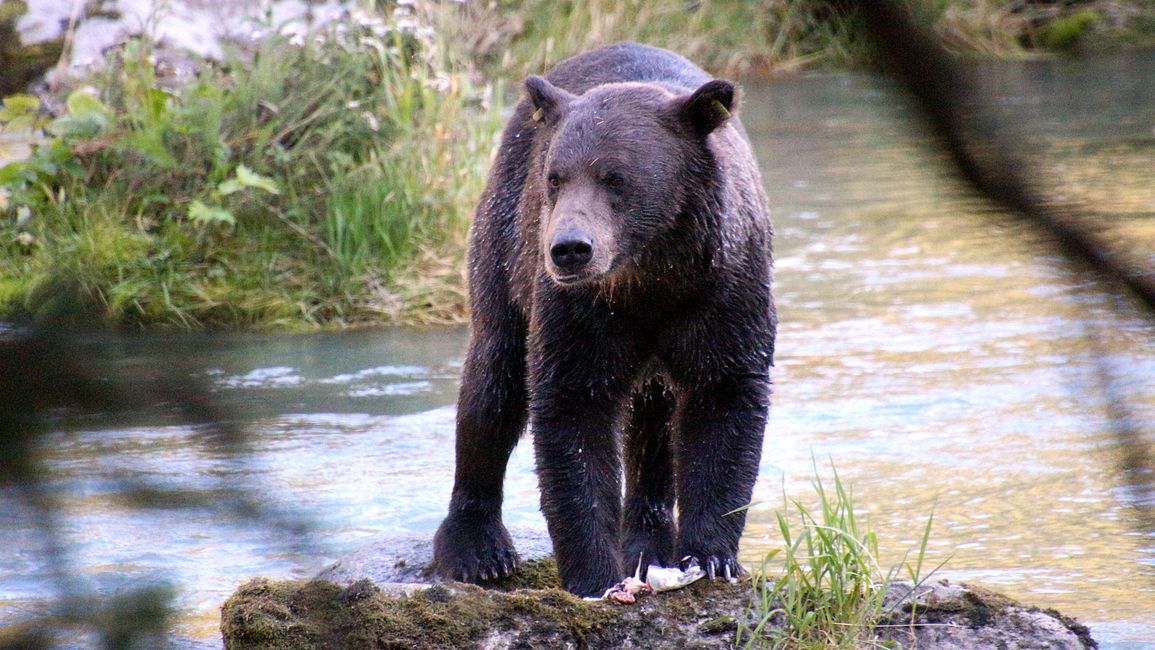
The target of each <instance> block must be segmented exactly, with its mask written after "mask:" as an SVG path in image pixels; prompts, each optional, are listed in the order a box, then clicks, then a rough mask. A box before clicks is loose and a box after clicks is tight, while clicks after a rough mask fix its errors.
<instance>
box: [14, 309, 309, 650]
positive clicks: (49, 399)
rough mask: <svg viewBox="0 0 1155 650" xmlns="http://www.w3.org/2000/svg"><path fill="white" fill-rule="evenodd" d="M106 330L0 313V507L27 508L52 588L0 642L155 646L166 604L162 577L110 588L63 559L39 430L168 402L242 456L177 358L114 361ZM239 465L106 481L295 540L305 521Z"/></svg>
mask: <svg viewBox="0 0 1155 650" xmlns="http://www.w3.org/2000/svg"><path fill="white" fill-rule="evenodd" d="M118 340H119V339H118V337H116V336H115V335H113V334H110V333H106V332H102V333H94V332H85V331H78V330H75V329H63V328H60V327H53V326H47V327H46V326H36V327H28V328H7V326H4V325H0V507H3V508H6V509H9V510H10V511H15V512H21V511H23V512H27V513H30V517H31V518H32V521H33V525H34V526H35V527H36V529H37V530H38V532H39V538H40V542H41V544H42V554H43V556H44V558H45V562H46V564H47V569H48V573H49V575H51V576H52V578H53V580H54V582H55V585H54V586H55V591H56V597H55V600H54V602H52V603H49V604H48V605H49V607H48V611H47V613H44V614H43V615H42V616H40V617H39V618H34V619H32V620H28V621H24V622H22V623H20V624H18V625H15V626H12V627H8V628H6V629H5V630H4V631H3V632H0V649H8V648H11V649H16V648H21V649H27V648H47V647H56V646H57V645H58V644H59V643H61V642H62V641H66V640H67V638H62V637H61V635H62V634H70V635H75V636H80V637H83V638H86V639H93V638H95V639H98V641H97V643H99V645H100V646H101V647H104V648H110V649H111V648H134V647H158V646H159V645H160V644H161V642H162V641H163V639H164V638H165V636H166V633H167V630H168V626H169V625H170V623H171V619H172V615H173V613H174V612H173V606H172V600H173V597H174V595H175V594H174V591H173V588H172V587H170V586H169V585H165V584H143V585H140V586H137V587H136V588H133V589H130V590H127V591H126V592H124V593H121V594H119V595H117V596H115V597H111V598H110V597H109V596H108V595H107V594H102V593H98V592H96V591H93V590H92V589H91V588H87V587H86V586H85V585H84V584H83V583H82V582H81V581H80V580H79V579H78V578H77V576H76V575H75V573H74V572H73V570H72V569H71V567H70V566H69V558H68V557H67V555H68V554H67V552H66V551H65V549H66V548H67V545H66V543H65V540H64V539H63V538H62V536H61V532H60V526H59V523H58V517H59V514H60V510H61V508H60V504H59V503H58V501H57V498H56V494H55V493H54V492H53V489H52V488H51V487H50V482H51V479H52V477H51V475H50V471H49V468H48V467H46V464H45V461H44V456H45V453H44V452H45V446H46V444H48V442H49V440H50V434H51V433H52V430H53V429H55V428H58V427H59V426H60V425H61V423H62V422H66V421H68V420H69V418H82V419H83V420H84V421H85V422H86V423H87V422H91V421H93V420H95V421H96V422H98V423H99V424H100V428H106V427H107V425H109V424H116V423H121V422H124V421H127V420H128V419H129V418H130V417H132V416H133V414H135V413H138V412H139V411H141V410H146V409H155V408H157V407H158V406H162V407H164V408H166V409H171V410H175V412H176V413H177V415H178V417H179V419H180V421H181V422H182V423H184V424H187V425H188V426H189V427H190V435H191V436H194V437H195V439H196V440H197V442H198V443H199V444H200V445H201V446H202V447H203V448H204V449H205V450H206V451H210V452H213V453H216V454H222V455H226V456H227V457H229V458H232V459H235V462H237V463H244V462H245V461H246V459H247V456H248V450H247V448H246V444H245V442H246V438H245V434H244V432H243V431H242V430H241V429H240V428H239V427H237V426H235V425H234V424H232V422H235V419H233V418H230V417H227V416H228V414H227V413H224V412H223V411H222V410H221V409H220V408H219V407H218V406H217V405H216V403H215V402H214V400H213V399H212V397H211V395H210V392H209V390H208V387H207V386H204V385H202V384H201V383H200V382H198V381H196V380H195V379H194V378H193V377H192V375H191V374H190V373H189V372H188V371H187V369H184V368H181V367H175V368H144V367H139V366H132V365H129V364H120V363H117V361H118V359H119V358H120V355H119V354H118V351H117V347H118V346H117V345H116V344H117V342H118ZM247 474H248V473H246V472H233V473H232V474H231V477H229V476H222V477H218V478H216V479H214V480H215V482H216V484H215V485H213V486H211V487H209V488H207V489H206V488H205V487H204V486H203V485H202V486H200V487H188V486H187V485H186V486H182V480H181V479H184V478H185V477H173V478H174V479H177V481H176V483H175V485H176V486H177V487H173V483H170V482H166V484H165V485H164V486H160V485H154V484H152V483H150V482H148V481H142V480H140V479H138V478H131V477H120V478H117V479H114V485H113V492H114V495H115V497H116V498H117V499H118V501H120V502H121V503H123V504H125V505H127V506H129V507H135V508H141V509H171V508H184V509H202V510H212V511H214V512H221V513H224V514H225V515H226V516H228V517H230V518H231V519H233V520H235V521H237V522H238V523H242V524H246V525H251V524H255V525H258V526H263V527H265V528H267V529H269V530H270V532H273V533H276V534H277V538H278V539H279V540H287V543H288V544H290V545H296V546H297V547H302V546H307V544H308V542H309V538H308V536H307V533H308V526H307V524H306V523H305V522H304V521H302V520H299V519H297V518H295V517H293V516H291V515H288V514H286V513H283V512H280V511H278V510H276V509H275V506H270V505H269V504H268V503H267V502H266V501H265V500H262V497H261V495H260V494H259V493H258V492H257V491H256V490H255V489H254V488H253V486H251V485H248V484H247V482H246V481H245V480H244V478H243V477H245V476H247ZM5 502H9V503H5ZM21 506H22V507H21ZM69 630H71V633H69V632H68V631H69Z"/></svg>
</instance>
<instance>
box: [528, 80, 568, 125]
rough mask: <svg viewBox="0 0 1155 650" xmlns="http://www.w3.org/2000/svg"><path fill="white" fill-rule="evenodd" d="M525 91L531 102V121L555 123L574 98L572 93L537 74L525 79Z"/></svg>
mask: <svg viewBox="0 0 1155 650" xmlns="http://www.w3.org/2000/svg"><path fill="white" fill-rule="evenodd" d="M525 91H526V93H527V94H528V95H529V101H530V102H531V103H532V104H533V109H534V110H533V121H534V122H545V123H546V124H555V123H557V121H558V119H559V118H560V117H561V115H562V113H563V112H564V110H565V107H566V105H567V104H569V103H570V102H572V101H573V100H574V99H576V98H575V97H574V96H573V95H571V94H570V93H568V92H566V91H565V90H562V89H561V88H558V87H557V86H555V85H553V84H551V83H550V82H548V81H546V80H545V79H544V78H542V77H539V76H537V75H531V76H529V77H526V79H525Z"/></svg>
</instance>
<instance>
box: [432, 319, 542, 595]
mask: <svg viewBox="0 0 1155 650" xmlns="http://www.w3.org/2000/svg"><path fill="white" fill-rule="evenodd" d="M511 322H514V321H513V319H512V318H511V319H510V320H508V321H506V323H505V324H504V326H503V327H497V326H496V325H495V324H494V323H492V322H482V323H480V324H476V325H475V328H474V331H473V336H472V338H471V339H470V343H469V352H468V353H467V354H466V357H465V368H464V372H463V373H462V380H461V393H460V396H459V398H458V401H457V445H456V456H457V469H456V472H455V475H454V480H453V494H452V497H451V498H450V501H449V514H448V516H446V518H445V521H443V522H442V524H441V526H440V527H439V528H438V529H437V534H436V535H435V536H434V538H433V567H434V569H435V571H436V572H437V575H439V576H441V577H442V578H445V579H449V580H461V581H463V582H481V581H486V580H493V579H495V578H500V577H504V576H507V575H509V574H510V573H512V572H513V570H514V569H515V568H516V567H517V559H518V558H517V553H516V551H515V550H514V547H513V540H512V539H510V536H509V532H508V531H506V529H505V525H504V524H502V522H501V503H502V494H503V489H502V487H503V482H504V479H505V466H506V463H507V462H508V461H509V454H510V452H512V451H513V447H514V445H516V444H517V439H518V437H519V436H520V435H521V432H522V430H523V429H524V427H525V418H526V393H525V343H524V341H525V338H524V337H525V333H524V330H522V329H520V328H517V327H514V326H513V325H511V324H510V323H511Z"/></svg>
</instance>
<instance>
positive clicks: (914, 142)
mask: <svg viewBox="0 0 1155 650" xmlns="http://www.w3.org/2000/svg"><path fill="white" fill-rule="evenodd" d="M987 72H988V74H987V75H986V79H987V80H988V81H987V88H986V92H988V93H989V94H990V96H991V97H992V98H994V99H993V101H994V104H995V106H996V108H997V112H998V113H999V114H1001V115H1002V116H1003V117H1005V118H1007V119H1009V120H1013V121H1014V122H1015V123H1016V124H1018V125H1020V126H1019V127H1016V128H1014V129H1012V131H1013V132H1014V133H1016V134H1017V135H1018V136H1021V137H1023V138H1024V139H1025V142H1027V143H1028V148H1029V149H1031V150H1037V151H1039V152H1042V154H1044V155H1040V156H1037V157H1033V160H1034V161H1035V163H1036V165H1037V172H1038V177H1039V179H1040V181H1041V182H1042V183H1043V184H1044V185H1045V187H1046V188H1047V192H1048V194H1049V195H1050V196H1053V197H1060V198H1063V199H1065V200H1071V201H1076V202H1082V203H1084V204H1085V205H1088V206H1089V207H1092V208H1094V209H1095V210H1096V211H1099V212H1101V213H1103V214H1106V215H1110V216H1109V218H1108V217H1105V218H1104V219H1103V222H1102V223H1101V224H1100V226H1101V229H1102V230H1103V231H1104V232H1106V233H1107V234H1109V235H1110V236H1112V237H1113V238H1115V240H1116V241H1118V242H1120V243H1122V244H1123V245H1125V247H1126V248H1127V249H1128V250H1130V251H1131V252H1132V253H1133V254H1134V255H1136V256H1138V257H1140V258H1142V259H1143V260H1144V262H1145V263H1146V264H1147V268H1155V255H1153V254H1152V251H1153V250H1155V246H1153V244H1155V188H1153V185H1155V169H1153V168H1152V164H1151V161H1152V160H1153V159H1155V131H1153V129H1155V57H1152V56H1147V57H1130V58H1127V59H1099V60H1095V61H1091V62H1082V63H1077V62H1045V63H1044V62H1036V63H1024V64H1001V65H996V66H991V67H990V68H989V69H988V70H987ZM742 110H743V115H744V120H745V122H746V126H747V128H748V130H749V132H750V134H751V137H752V138H753V140H754V142H755V148H756V149H757V152H758V155H759V157H760V159H761V162H762V165H763V173H764V177H765V181H766V185H767V191H768V194H769V196H770V203H771V208H772V212H773V214H774V218H775V221H776V227H777V287H776V295H777V300H778V304H779V309H780V315H781V322H782V325H781V331H780V337H779V343H778V350H779V352H778V359H777V361H778V365H777V368H776V370H775V375H774V378H775V385H776V387H775V396H774V406H773V409H772V414H771V419H770V423H769V427H768V431H767V438H766V444H765V449H764V454H763V461H762V468H761V477H760V479H759V482H758V487H757V493H756V495H755V500H756V503H755V505H754V507H753V508H752V510H751V514H750V520H749V526H748V529H747V533H746V537H745V538H744V541H743V558H744V561H745V562H746V563H747V564H748V565H758V564H759V563H760V561H761V558H762V557H763V556H764V555H765V554H766V553H767V552H768V551H771V550H773V549H775V548H778V547H779V546H780V545H781V543H780V541H778V540H777V539H776V532H775V531H776V527H775V524H774V512H775V510H776V509H780V508H782V503H783V493H785V494H786V495H788V496H789V497H791V498H797V499H800V500H801V501H803V502H806V503H813V501H814V497H813V491H812V489H811V487H810V480H811V477H813V476H814V475H815V465H817V470H818V474H820V475H822V476H823V477H825V478H826V479H829V478H830V464H831V463H833V464H834V466H836V467H837V469H838V472H839V474H840V476H841V477H842V479H843V481H844V482H846V483H847V484H849V485H850V486H851V487H852V489H853V492H854V498H855V502H856V504H857V505H858V506H859V507H860V508H861V513H860V514H861V515H863V516H865V517H867V518H868V519H869V521H870V524H871V526H872V527H873V528H874V530H875V531H876V532H877V533H878V536H879V543H880V547H881V549H882V554H883V556H884V557H883V563H884V564H887V565H888V564H891V563H896V562H899V561H900V560H901V559H902V557H903V555H904V553H906V552H907V551H909V550H911V549H912V548H914V547H915V546H916V545H917V542H918V539H919V536H920V535H921V532H922V529H923V526H924V525H925V523H926V520H927V517H928V516H930V515H931V514H932V513H933V515H934V522H933V530H932V534H931V541H930V544H929V551H928V558H927V561H926V564H927V566H931V567H933V566H936V565H937V564H939V563H940V562H945V565H944V566H943V567H942V568H941V569H940V570H939V574H938V575H941V576H942V577H946V578H950V579H952V580H959V581H975V582H979V583H982V584H985V585H988V586H991V587H993V588H995V589H997V590H999V591H1002V592H1004V593H1007V594H1009V595H1012V596H1014V597H1017V598H1019V599H1021V600H1023V601H1025V602H1027V603H1029V604H1032V605H1037V606H1041V607H1054V608H1057V609H1059V610H1060V611H1062V612H1064V613H1065V614H1068V615H1071V616H1075V617H1077V618H1078V619H1079V620H1080V621H1082V622H1084V623H1086V624H1088V625H1090V626H1091V629H1092V632H1093V634H1094V636H1095V638H1097V639H1098V640H1099V641H1100V642H1101V643H1102V644H1103V647H1104V648H1114V649H1123V648H1151V647H1155V529H1153V522H1155V516H1153V512H1155V475H1152V473H1151V470H1150V467H1151V464H1152V462H1153V461H1152V451H1151V450H1152V449H1153V448H1155V342H1153V341H1155V328H1153V327H1152V325H1151V324H1150V322H1149V321H1146V322H1145V321H1144V320H1142V319H1141V318H1139V317H1137V316H1135V315H1133V314H1130V313H1129V312H1128V311H1127V310H1126V308H1124V310H1123V311H1122V312H1121V313H1119V312H1118V311H1117V309H1116V308H1117V307H1118V306H1119V302H1118V301H1117V300H1115V299H1113V298H1110V297H1105V296H1103V295H1101V294H1099V293H1096V292H1095V291H1094V290H1093V289H1091V288H1089V287H1088V286H1087V283H1086V282H1085V281H1084V280H1083V279H1081V278H1079V277H1078V276H1076V275H1075V274H1073V273H1072V272H1071V271H1070V270H1069V269H1067V268H1066V267H1065V266H1064V264H1063V263H1062V262H1061V260H1060V259H1059V258H1058V256H1057V255H1055V254H1054V253H1053V252H1052V251H1051V250H1050V249H1049V248H1047V247H1046V245H1045V243H1043V242H1041V241H1040V240H1039V239H1038V238H1037V237H1036V236H1035V235H1034V234H1032V233H1031V232H1029V231H1028V230H1025V229H1023V228H1021V227H1019V226H1018V225H1016V224H1015V223H1013V222H1011V221H1009V220H1007V219H1006V218H1004V217H1000V216H999V215H997V214H993V213H992V212H991V211H990V210H989V209H987V208H986V207H984V205H983V204H982V203H981V202H979V201H977V200H975V199H974V198H973V197H971V196H970V195H969V194H967V193H966V192H965V191H964V190H963V189H961V187H960V186H959V185H958V184H956V183H955V182H954V181H952V180H951V179H950V178H949V177H948V175H947V174H946V173H945V172H944V171H943V167H942V165H941V162H942V161H941V158H942V156H941V155H940V154H937V153H935V152H933V151H931V150H930V149H929V148H927V147H926V146H925V144H926V142H925V137H924V136H923V135H922V134H921V133H920V132H918V131H917V130H913V131H912V128H911V126H910V124H909V117H910V115H909V114H908V112H907V111H906V109H904V108H902V107H901V105H900V104H899V103H898V102H897V100H896V98H895V95H894V94H893V91H892V89H891V88H890V87H889V86H888V85H887V84H886V83H884V82H881V81H879V80H877V79H874V78H871V77H866V76H859V75H852V74H832V75H814V76H802V77H796V78H790V79H785V80H781V81H774V82H768V83H750V84H747V86H746V95H745V104H744V108H743V109H742ZM465 337H466V332H465V330H464V329H461V328H456V329H434V330H385V331H357V332H345V333H327V334H315V335H295V336H232V337H213V338H210V339H204V338H186V337H172V336H170V337H149V338H142V339H133V340H130V341H128V342H125V343H124V344H123V348H124V350H125V355H126V357H127V360H128V361H129V362H132V363H136V364H142V365H146V366H147V365H156V366H162V367H169V366H171V365H172V364H177V363H180V364H183V365H184V366H186V367H188V368H189V370H188V372H189V373H190V375H192V376H195V377H199V378H201V379H204V380H207V381H208V382H209V383H210V384H211V385H212V386H214V390H215V394H216V395H217V396H218V398H219V400H220V401H221V403H222V404H224V405H225V406H226V407H228V408H229V409H230V410H231V412H232V413H233V414H234V415H235V416H236V417H237V418H238V420H239V421H240V422H242V423H243V424H244V425H245V427H246V428H247V430H248V432H249V433H250V435H251V437H252V445H251V448H252V449H253V450H254V451H253V453H252V454H251V455H249V456H247V457H244V458H239V457H235V456H232V455H230V454H228V453H222V452H221V451H220V450H219V449H218V450H212V449H206V448H205V447H204V446H202V444H201V442H200V439H199V438H197V437H196V436H194V435H192V432H191V431H190V429H189V428H188V427H186V426H182V425H180V424H179V423H175V422H173V421H172V419H171V418H170V417H167V416H164V417H162V416H161V415H160V414H158V416H157V417H156V418H150V417H149V416H147V415H144V416H141V417H139V418H137V420H139V421H134V422H132V423H131V424H125V425H119V426H117V427H114V428H111V429H110V428H100V427H79V428H75V427H74V428H70V429H69V430H67V431H62V432H59V433H56V434H54V435H53V436H52V437H51V439H50V440H49V441H48V444H47V445H46V451H47V454H48V459H49V463H50V466H51V468H52V469H53V478H52V480H51V487H52V489H53V491H54V492H55V493H56V495H57V496H58V498H59V499H60V501H61V503H62V505H63V509H62V511H61V513H60V514H61V516H60V520H59V524H60V528H61V533H62V536H63V540H64V542H65V551H66V552H67V557H68V558H69V562H70V564H71V566H72V568H73V569H74V570H75V571H76V572H77V573H78V574H79V575H80V576H81V579H82V584H84V585H87V587H88V588H91V589H93V590H95V591H96V592H98V593H101V594H106V595H115V594H117V593H122V592H124V591H125V590H127V589H130V588H132V587H133V586H136V585H139V584H141V583H142V582H144V581H147V580H154V579H164V580H168V581H170V582H171V583H172V584H174V585H176V587H177V589H178V596H177V598H178V600H177V602H178V604H179V606H180V608H181V610H182V618H181V620H180V621H179V622H178V624H177V626H176V630H175V634H176V637H177V639H176V642H175V645H176V647H207V648H211V647H217V646H219V645H220V639H219V634H218V632H217V625H218V616H219V614H218V612H219V609H218V608H219V606H220V604H221V603H222V602H223V600H224V599H225V598H226V597H227V596H228V595H229V593H231V591H232V590H233V589H235V587H236V586H237V585H238V584H239V583H241V582H242V581H244V580H246V579H247V578H249V577H251V576H255V575H266V576H273V577H303V576H308V575H310V574H312V573H314V572H316V571H317V570H318V569H320V568H322V567H323V566H324V564H325V563H326V562H328V561H331V560H332V559H334V558H335V557H337V556H339V555H340V554H342V553H345V552H348V551H350V550H353V549H355V548H357V547H359V546H361V545H364V544H366V543H369V542H371V541H373V540H375V539H377V538H380V537H382V536H385V535H392V534H396V533H400V532H416V533H427V534H432V531H433V530H434V528H435V527H436V525H437V523H438V522H439V520H440V518H441V517H442V515H443V513H444V508H445V504H446V503H447V500H448V495H449V490H450V487H451V480H452V470H453V454H452V449H453V442H452V441H453V418H454V399H455V396H456V389H457V383H458V378H459V373H460V364H461V359H462V355H463V353H464V345H465ZM1089 337H1094V339H1092V338H1089ZM1092 340H1094V341H1097V342H1096V343H1091V341H1092ZM1094 350H1098V351H1099V352H1100V354H1099V355H1098V356H1096V355H1095V354H1093V351H1094ZM1104 374H1106V375H1109V376H1110V377H1111V378H1112V379H1113V383H1112V386H1114V389H1115V390H1116V391H1117V392H1118V393H1119V394H1121V395H1124V396H1125V397H1126V398H1127V399H1126V402H1125V403H1126V407H1127V409H1128V410H1129V412H1130V414H1131V416H1132V420H1133V421H1134V422H1136V423H1138V424H1139V425H1141V428H1142V431H1143V433H1141V434H1140V435H1139V436H1138V438H1137V439H1135V438H1131V439H1127V438H1124V437H1122V436H1120V435H1119V433H1118V431H1117V428H1116V427H1114V426H1113V425H1112V422H1111V421H1110V420H1109V419H1108V418H1107V417H1106V412H1107V410H1108V404H1107V401H1106V400H1105V398H1104V396H1103V392H1102V391H1101V390H1100V388H1101V382H1100V378H1101V377H1102V376H1103V375H1104ZM1125 443H1126V444H1125ZM1137 449H1138V451H1136V450H1137ZM1129 452H1133V453H1130V455H1129ZM1128 458H1130V459H1132V460H1131V461H1128V460H1127V459H1128ZM1135 458H1139V459H1140V460H1143V461H1145V462H1146V469H1145V468H1144V467H1142V463H1139V464H1138V465H1137V464H1136V463H1135V462H1134V459H1135ZM126 476H127V477H131V478H137V479H142V480H152V481H156V482H159V483H161V484H163V485H168V486H184V487H190V488H205V487H212V486H213V485H215V484H216V482H217V481H221V480H224V481H230V482H235V481H239V482H241V484H247V485H250V486H253V487H254V489H255V490H256V491H257V494H258V495H259V498H260V499H261V500H262V501H264V502H265V503H268V504H274V505H276V506H277V507H280V508H284V509H288V510H291V511H293V512H296V513H299V514H300V515H303V516H305V517H307V518H309V519H311V520H312V522H313V526H314V530H315V535H314V536H313V537H312V541H313V543H314V546H313V547H312V548H309V549H303V548H301V547H300V546H299V545H296V544H294V543H292V542H295V541H300V540H286V539H285V538H284V536H283V535H278V534H276V533H273V532H270V531H269V530H268V529H267V528H263V527H261V526H256V525H250V524H246V523H243V522H240V521H238V519H237V518H236V517H235V516H234V515H231V514H228V513H223V512H216V511H213V510H211V509H210V510H203V509H201V510H162V511H148V510H134V509H129V508H127V507H126V506H124V505H123V504H122V503H121V502H119V501H118V500H117V499H116V498H115V494H114V491H115V489H116V485H115V480H116V479H119V478H124V477H126ZM13 496H14V495H13V494H12V493H11V492H0V498H2V499H3V501H2V503H3V505H2V506H0V522H2V525H0V549H4V551H3V552H2V553H0V624H7V623H11V622H16V621H19V620H22V619H24V618H27V617H29V616H31V615H35V614H37V613H40V612H42V611H43V606H42V605H41V604H39V603H40V602H41V601H42V600H44V599H47V598H51V597H52V596H54V594H55V592H54V587H53V584H54V583H53V582H52V580H51V579H50V572H49V570H48V568H47V567H46V565H45V562H44V549H43V546H42V544H41V541H40V539H39V537H38V536H37V535H36V533H35V528H34V526H33V520H32V518H31V516H30V513H28V511H27V510H26V509H25V508H23V507H21V506H20V504H19V502H18V501H17V500H16V499H15V498H13ZM505 518H506V522H507V523H508V524H511V525H517V524H520V525H528V526H541V525H542V521H541V517H540V514H539V513H538V510H537V488H536V480H535V478H534V475H533V472H532V454H531V445H529V444H528V443H527V442H524V441H523V443H522V444H521V445H520V446H519V447H518V449H517V450H516V451H515V453H514V457H513V459H512V461H511V467H510V472H509V478H508V480H507V502H506V506H505Z"/></svg>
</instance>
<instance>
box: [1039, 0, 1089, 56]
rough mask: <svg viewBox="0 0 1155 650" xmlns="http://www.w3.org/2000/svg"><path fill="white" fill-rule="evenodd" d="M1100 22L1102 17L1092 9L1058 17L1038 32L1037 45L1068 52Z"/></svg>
mask: <svg viewBox="0 0 1155 650" xmlns="http://www.w3.org/2000/svg"><path fill="white" fill-rule="evenodd" d="M1102 20H1103V16H1102V15H1101V14H1100V13H1099V12H1098V11H1096V10H1094V9H1080V10H1079V11H1076V12H1074V13H1072V14H1069V15H1066V16H1060V17H1058V18H1055V19H1054V20H1052V21H1051V22H1049V23H1047V24H1046V25H1044V26H1043V27H1042V28H1041V29H1040V30H1039V36H1038V39H1039V45H1041V46H1043V47H1045V48H1047V49H1048V50H1069V49H1071V48H1073V47H1075V45H1076V44H1078V42H1079V41H1080V40H1081V39H1082V37H1083V35H1084V34H1085V33H1086V32H1087V30H1089V29H1090V28H1091V27H1093V26H1094V25H1095V24H1097V23H1099V22H1101V21H1102Z"/></svg>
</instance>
